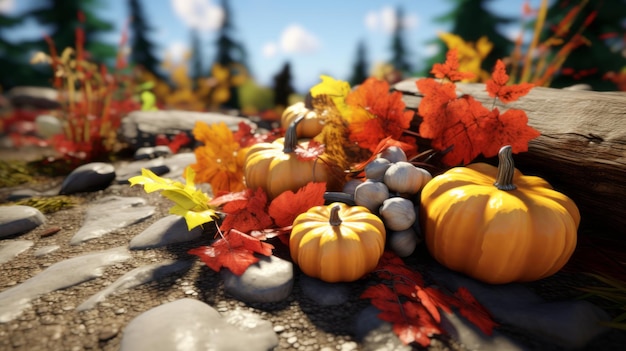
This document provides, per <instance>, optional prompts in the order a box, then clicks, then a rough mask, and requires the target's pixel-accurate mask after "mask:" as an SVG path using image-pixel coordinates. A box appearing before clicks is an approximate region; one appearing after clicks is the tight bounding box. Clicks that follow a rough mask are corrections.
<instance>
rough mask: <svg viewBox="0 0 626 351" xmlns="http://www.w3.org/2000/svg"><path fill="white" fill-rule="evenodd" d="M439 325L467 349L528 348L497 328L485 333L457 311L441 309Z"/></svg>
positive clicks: (516, 350)
mask: <svg viewBox="0 0 626 351" xmlns="http://www.w3.org/2000/svg"><path fill="white" fill-rule="evenodd" d="M439 311H440V312H441V327H442V328H443V330H445V331H446V333H447V334H448V335H450V336H451V337H452V338H453V339H454V340H456V341H458V342H459V343H461V344H463V346H464V347H465V348H466V349H468V350H477V351H478V350H480V351H483V350H485V351H522V350H530V349H528V348H527V347H525V346H522V345H521V344H519V343H518V342H517V341H515V340H512V339H511V338H510V337H508V336H506V335H504V334H502V333H501V332H499V331H498V330H497V329H495V330H494V331H493V333H492V334H491V335H486V334H485V333H483V332H482V331H481V330H480V329H478V327H476V326H475V325H473V324H472V323H471V322H469V321H468V320H467V319H465V318H464V317H462V316H460V315H458V312H456V311H455V312H453V313H446V312H444V311H441V310H439Z"/></svg>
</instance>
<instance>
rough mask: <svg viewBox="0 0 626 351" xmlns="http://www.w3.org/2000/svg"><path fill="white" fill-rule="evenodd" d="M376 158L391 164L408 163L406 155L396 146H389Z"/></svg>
mask: <svg viewBox="0 0 626 351" xmlns="http://www.w3.org/2000/svg"><path fill="white" fill-rule="evenodd" d="M377 157H379V158H384V159H387V160H389V162H391V163H395V162H406V161H408V159H407V157H406V153H405V152H404V150H402V148H400V147H398V146H390V147H388V148H386V149H384V150H383V151H381V152H380V153H379V154H378V155H377Z"/></svg>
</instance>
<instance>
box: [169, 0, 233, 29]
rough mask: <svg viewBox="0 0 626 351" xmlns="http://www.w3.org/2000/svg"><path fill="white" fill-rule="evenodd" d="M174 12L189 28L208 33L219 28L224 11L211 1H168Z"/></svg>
mask: <svg viewBox="0 0 626 351" xmlns="http://www.w3.org/2000/svg"><path fill="white" fill-rule="evenodd" d="M170 3H171V4H172V7H173V8H174V12H176V14H177V15H178V16H179V17H180V18H181V19H182V20H183V21H184V22H185V24H186V25H187V26H189V27H191V28H194V29H198V30H202V31H209V30H215V29H217V28H220V27H221V25H222V22H223V21H224V10H223V9H222V8H221V7H219V6H216V5H213V4H212V3H211V0H170Z"/></svg>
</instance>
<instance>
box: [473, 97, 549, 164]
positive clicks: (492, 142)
mask: <svg viewBox="0 0 626 351" xmlns="http://www.w3.org/2000/svg"><path fill="white" fill-rule="evenodd" d="M479 124H480V129H481V130H488V131H490V135H491V137H490V138H484V140H482V141H483V145H482V153H483V155H485V157H493V156H496V155H497V154H498V151H499V150H500V148H501V147H502V146H504V145H511V147H512V151H513V152H514V153H519V152H525V151H527V150H528V142H529V141H530V140H532V139H534V138H536V137H538V136H539V135H541V133H539V131H537V130H536V129H534V128H533V127H530V126H529V125H528V116H526V113H525V112H524V111H522V110H517V109H509V110H507V111H505V112H504V113H503V114H500V111H499V110H498V108H497V107H496V108H494V109H493V110H492V111H491V113H489V115H488V116H486V117H485V118H482V119H481V120H480V121H479Z"/></svg>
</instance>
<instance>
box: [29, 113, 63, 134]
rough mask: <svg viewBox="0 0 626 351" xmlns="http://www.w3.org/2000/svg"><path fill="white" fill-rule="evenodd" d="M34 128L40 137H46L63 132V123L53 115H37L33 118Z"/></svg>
mask: <svg viewBox="0 0 626 351" xmlns="http://www.w3.org/2000/svg"><path fill="white" fill-rule="evenodd" d="M35 130H36V131H37V135H39V136H40V137H41V138H43V139H48V138H50V137H52V136H54V135H57V134H61V133H63V125H62V124H61V121H59V119H58V118H57V117H55V116H51V115H39V116H37V117H36V118H35Z"/></svg>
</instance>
